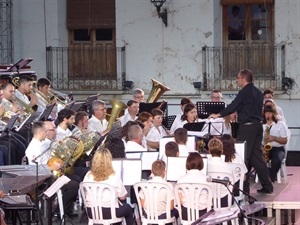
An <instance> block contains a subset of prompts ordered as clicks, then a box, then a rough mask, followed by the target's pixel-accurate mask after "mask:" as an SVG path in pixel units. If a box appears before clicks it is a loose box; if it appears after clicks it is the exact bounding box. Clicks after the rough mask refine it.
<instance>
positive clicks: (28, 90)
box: [15, 76, 38, 110]
mask: <svg viewBox="0 0 300 225" xmlns="http://www.w3.org/2000/svg"><path fill="white" fill-rule="evenodd" d="M15 97H16V98H17V99H19V100H20V101H19V106H20V107H21V108H23V109H24V110H26V109H25V106H24V104H21V103H20V102H21V101H22V102H24V103H25V104H27V105H28V107H30V108H33V109H37V106H38V105H37V104H38V99H37V96H36V95H35V94H34V93H33V79H32V78H30V77H28V76H21V77H20V80H19V87H18V89H17V90H16V91H15ZM29 98H30V99H29Z"/></svg>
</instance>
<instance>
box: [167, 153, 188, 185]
mask: <svg viewBox="0 0 300 225" xmlns="http://www.w3.org/2000/svg"><path fill="white" fill-rule="evenodd" d="M186 158H187V157H168V158H167V162H168V163H167V181H177V180H178V178H179V177H182V176H183V175H185V174H186V168H185V163H186Z"/></svg>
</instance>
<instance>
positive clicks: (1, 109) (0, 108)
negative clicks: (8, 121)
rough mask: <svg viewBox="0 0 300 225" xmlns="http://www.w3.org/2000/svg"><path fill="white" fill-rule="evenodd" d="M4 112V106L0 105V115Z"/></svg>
mask: <svg viewBox="0 0 300 225" xmlns="http://www.w3.org/2000/svg"><path fill="white" fill-rule="evenodd" d="M4 113H5V108H4V107H3V106H0V117H1V116H3V114H4Z"/></svg>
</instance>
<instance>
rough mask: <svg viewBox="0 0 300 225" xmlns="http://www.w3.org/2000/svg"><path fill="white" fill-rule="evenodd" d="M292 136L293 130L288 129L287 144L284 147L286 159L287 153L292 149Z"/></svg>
mask: <svg viewBox="0 0 300 225" xmlns="http://www.w3.org/2000/svg"><path fill="white" fill-rule="evenodd" d="M291 136H292V132H291V130H289V129H287V143H286V144H285V146H284V149H285V158H286V157H287V151H288V150H289V149H290V144H291Z"/></svg>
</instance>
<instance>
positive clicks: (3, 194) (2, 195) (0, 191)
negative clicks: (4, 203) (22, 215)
mask: <svg viewBox="0 0 300 225" xmlns="http://www.w3.org/2000/svg"><path fill="white" fill-rule="evenodd" d="M4 196H5V193H4V192H3V191H2V190H0V198H3V197H4Z"/></svg>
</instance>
